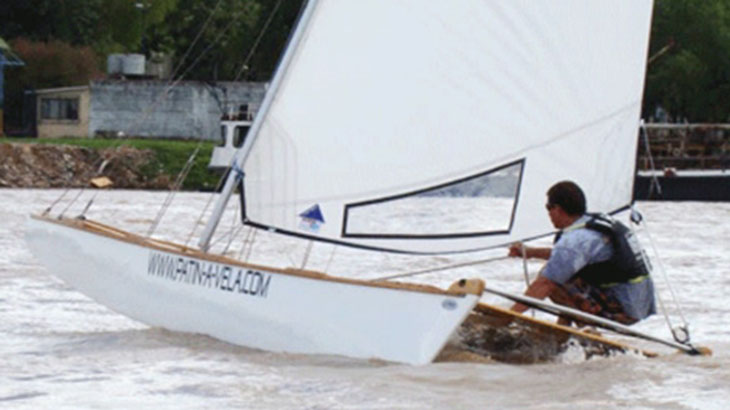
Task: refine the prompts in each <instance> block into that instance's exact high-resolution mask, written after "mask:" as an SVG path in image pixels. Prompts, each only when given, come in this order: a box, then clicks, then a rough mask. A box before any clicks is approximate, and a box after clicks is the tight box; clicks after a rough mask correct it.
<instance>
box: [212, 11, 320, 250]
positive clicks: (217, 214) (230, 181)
mask: <svg viewBox="0 0 730 410" xmlns="http://www.w3.org/2000/svg"><path fill="white" fill-rule="evenodd" d="M316 5H317V0H309V1H308V2H307V7H306V8H305V9H304V12H303V13H302V16H301V18H300V20H299V23H298V24H297V27H296V29H295V30H294V33H293V34H292V37H291V40H290V42H289V44H288V45H287V47H286V51H285V52H284V55H283V56H282V58H281V62H280V63H279V67H278V68H277V70H276V73H275V74H274V78H273V80H272V81H271V87H270V88H269V90H268V91H267V92H266V96H265V97H264V100H263V101H262V102H261V109H260V110H259V111H258V112H257V113H256V118H254V121H253V124H251V129H250V130H249V132H248V137H247V138H246V141H245V142H244V143H243V146H242V147H241V149H239V150H238V151H237V152H236V154H235V155H234V157H233V161H232V164H231V165H232V166H231V168H232V170H236V169H238V170H242V169H243V164H244V163H245V162H246V157H248V154H249V153H250V152H251V148H252V147H253V142H254V141H255V140H256V138H257V137H258V133H259V130H260V129H261V125H262V123H263V120H264V118H265V117H266V114H267V112H268V111H269V109H270V108H271V105H272V103H273V101H274V98H275V96H276V93H277V90H278V89H279V87H280V85H281V83H282V81H283V79H284V76H285V74H286V71H287V69H288V68H289V65H290V63H291V60H292V59H293V57H294V54H295V52H296V49H297V46H298V45H299V42H300V41H301V39H302V37H304V32H305V30H306V28H307V26H308V25H309V20H310V19H311V18H312V15H313V14H314V8H315V7H316ZM238 175H239V173H238V172H230V173H229V174H228V178H227V179H226V183H225V185H224V186H223V189H222V190H221V194H220V196H219V197H218V201H216V203H215V207H214V208H213V214H212V215H211V217H210V219H209V220H208V224H207V225H206V226H205V229H204V230H203V233H202V234H201V237H200V241H199V242H198V246H200V249H201V250H203V251H204V252H205V251H207V250H208V247H209V246H210V240H211V238H212V237H213V233H215V230H216V228H217V227H218V222H219V221H220V218H221V215H223V211H224V210H225V207H226V204H227V203H228V200H229V199H230V197H231V194H232V193H233V189H234V188H235V187H236V183H237V179H238V178H239V176H238Z"/></svg>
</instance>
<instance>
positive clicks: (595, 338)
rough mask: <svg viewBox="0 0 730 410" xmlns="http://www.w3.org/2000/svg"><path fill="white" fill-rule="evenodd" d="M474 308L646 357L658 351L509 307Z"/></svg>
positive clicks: (479, 305) (654, 354)
mask: <svg viewBox="0 0 730 410" xmlns="http://www.w3.org/2000/svg"><path fill="white" fill-rule="evenodd" d="M474 310H475V311H477V312H481V313H485V314H491V315H498V316H509V317H512V318H514V319H515V320H518V321H520V322H522V323H523V324H525V325H527V326H531V327H536V326H539V327H541V328H543V329H547V330H550V331H553V332H556V333H563V334H566V333H567V334H570V335H571V336H575V337H578V338H581V339H584V340H588V341H591V342H596V343H600V344H602V345H606V346H611V347H613V348H615V349H620V350H623V351H626V352H636V353H640V354H642V355H644V356H646V357H657V356H659V354H658V353H655V352H652V351H649V350H644V349H639V348H637V347H633V346H629V345H627V344H624V343H621V342H617V341H615V340H611V339H607V338H605V337H603V336H600V335H595V334H592V333H588V332H584V331H582V330H580V329H577V328H573V327H569V326H563V325H559V324H557V323H553V322H548V321H545V320H541V319H535V318H532V317H529V316H526V315H524V314H520V313H517V312H514V311H512V310H510V309H505V308H501V307H498V306H492V305H489V304H486V303H477V305H476V306H475V307H474Z"/></svg>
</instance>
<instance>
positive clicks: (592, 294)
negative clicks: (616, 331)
mask: <svg viewBox="0 0 730 410" xmlns="http://www.w3.org/2000/svg"><path fill="white" fill-rule="evenodd" d="M545 208H546V209H547V212H548V215H549V216H550V221H551V222H552V224H553V225H554V226H555V228H557V229H559V230H560V231H559V232H558V234H557V235H556V239H555V243H554V245H553V247H552V248H548V247H545V248H542V247H528V246H524V245H523V244H521V243H516V244H513V245H512V246H511V247H510V249H509V256H513V257H522V256H523V253H524V256H526V257H528V258H539V259H546V260H547V263H546V264H545V266H544V267H543V269H542V271H541V273H540V275H539V276H538V277H537V278H536V279H535V281H534V282H532V284H530V286H529V287H528V288H527V291H526V292H525V295H527V296H530V297H533V298H537V299H544V298H545V297H549V298H550V299H551V300H552V301H553V302H555V303H557V304H561V305H564V306H568V307H572V308H574V309H579V310H581V311H584V312H587V313H591V314H594V315H597V316H601V317H604V318H607V319H610V320H613V321H616V322H619V323H621V324H624V325H631V324H633V323H636V322H637V321H639V320H641V319H644V318H646V317H647V316H649V315H651V314H653V313H655V311H656V307H655V302H654V284H653V282H652V280H651V277H650V276H649V272H650V270H651V266H650V265H649V262H648V258H647V257H646V254H645V253H644V251H643V250H642V249H641V247H640V245H639V244H638V241H637V240H636V238H635V237H634V236H633V232H632V231H631V230H630V229H628V228H627V227H626V226H625V225H623V224H622V223H620V222H618V221H615V220H613V219H612V218H610V217H608V216H606V215H593V214H587V213H586V200H585V195H584V194H583V191H582V190H581V189H580V187H579V186H578V185H577V184H575V183H574V182H572V181H562V182H559V183H557V184H555V185H553V186H552V187H551V188H550V189H549V190H548V192H547V203H546V205H545ZM527 309H528V306H526V305H524V304H521V303H516V304H515V305H514V306H512V310H514V311H516V312H520V313H522V312H524V311H525V310H527ZM558 323H559V324H563V325H570V323H571V321H570V319H568V318H566V317H560V318H559V319H558Z"/></svg>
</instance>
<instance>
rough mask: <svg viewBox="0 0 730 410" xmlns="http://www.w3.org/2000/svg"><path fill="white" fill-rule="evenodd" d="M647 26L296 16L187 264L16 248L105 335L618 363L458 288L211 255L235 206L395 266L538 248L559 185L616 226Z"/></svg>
mask: <svg viewBox="0 0 730 410" xmlns="http://www.w3.org/2000/svg"><path fill="white" fill-rule="evenodd" d="M651 13H652V1H651V0H615V1H611V2H585V1H580V0H549V1H548V0H544V1H534V0H530V1H526V0H525V1H498V2H484V1H480V0H463V1H457V2H423V1H420V0H401V1H397V2H393V1H389V0H373V1H367V2H357V1H350V2H345V1H339V0H311V1H309V2H308V3H307V5H306V8H305V10H304V11H303V13H302V15H301V17H300V21H299V23H298V25H297V28H296V30H295V32H294V34H293V37H292V38H291V40H290V44H289V45H288V47H287V50H286V52H285V53H284V56H283V58H282V61H281V63H280V65H279V67H278V69H277V71H276V74H275V77H274V79H273V81H272V84H271V87H270V88H269V90H268V92H267V94H266V97H265V99H264V101H263V103H262V106H261V109H260V110H259V112H258V114H257V116H256V117H255V119H254V121H253V123H252V124H251V129H250V131H249V132H248V135H247V137H246V138H245V140H244V141H243V143H242V147H241V149H240V150H238V152H237V153H236V156H235V158H234V159H233V165H232V167H231V169H232V172H230V173H229V175H228V177H227V180H226V184H225V186H224V187H223V189H222V191H221V192H220V193H219V194H215V195H217V202H216V205H215V208H214V209H213V211H212V212H211V215H210V216H209V219H208V224H207V225H206V228H205V230H204V232H203V233H202V235H201V237H200V241H199V244H198V247H197V248H192V247H188V246H185V245H181V244H180V243H182V241H180V243H172V242H168V241H162V240H158V239H154V238H151V237H142V236H138V235H134V234H131V233H129V232H127V231H126V230H124V229H121V228H116V227H111V226H108V225H103V224H100V223H98V222H94V221H91V220H87V219H86V218H60V219H59V218H56V217H52V216H51V215H50V214H44V215H37V216H34V217H33V218H31V220H30V222H29V228H28V232H27V240H28V242H29V245H30V248H31V249H32V250H33V252H34V254H35V255H36V256H37V257H38V259H39V260H40V261H41V262H43V263H44V264H45V265H46V266H47V267H48V270H49V271H50V272H52V273H53V274H55V275H58V276H59V277H61V278H62V279H63V280H64V281H66V282H68V283H69V284H71V285H72V286H74V287H75V288H77V289H79V290H80V291H81V292H83V293H84V294H86V295H88V296H90V297H92V298H93V299H95V300H96V301H98V302H100V303H102V304H104V305H106V306H108V307H110V308H112V309H114V310H116V311H118V312H120V313H122V314H125V315H127V316H129V317H131V318H134V319H137V320H139V321H141V322H143V323H147V324H149V325H151V326H159V327H163V328H166V329H171V330H176V331H185V332H194V333H202V334H207V335H210V336H213V337H216V338H219V339H221V340H224V341H228V342H231V343H236V344H240V345H244V346H249V347H255V348H259V349H264V350H269V351H278V352H292V353H306V354H338V355H343V356H349V357H355V358H376V359H382V360H388V361H394V362H403V363H410V364H424V363H428V362H430V361H432V360H434V358H436V357H437V356H438V355H439V354H440V353H441V352H442V350H443V348H444V346H445V345H446V343H447V341H448V340H449V338H450V337H451V336H452V335H454V334H455V333H456V332H458V331H459V329H462V328H463V327H464V326H470V328H471V329H474V328H478V327H481V326H484V327H488V328H496V329H502V328H505V326H504V323H506V321H512V322H513V323H518V324H523V325H525V326H527V327H529V328H530V329H533V330H534V332H533V333H534V334H535V335H542V336H545V335H549V336H550V337H553V336H554V337H555V338H556V340H564V339H565V338H566V337H568V336H574V337H577V338H579V339H580V340H582V341H584V342H586V343H596V344H598V345H600V346H603V347H605V348H606V349H607V350H609V351H614V350H620V351H626V350H633V349H632V348H630V347H628V346H626V345H623V344H621V343H618V342H615V341H610V340H607V339H605V338H602V337H600V336H596V335H592V334H589V333H587V332H583V331H581V330H577V329H573V328H569V327H565V326H559V325H556V324H553V323H548V322H546V321H542V320H539V319H533V318H530V317H527V316H524V315H520V314H516V313H514V312H511V311H509V310H505V309H501V308H499V307H496V306H491V305H488V304H485V303H480V297H481V295H482V292H483V291H485V290H488V288H487V287H486V286H485V284H484V282H483V281H482V280H480V279H469V280H466V279H464V280H459V281H457V282H456V283H454V284H453V285H452V286H451V287H449V288H448V289H440V288H436V287H433V286H424V285H419V284H414V283H404V282H393V281H389V280H379V281H374V280H368V281H365V280H354V279H349V278H347V277H346V273H345V275H344V276H342V275H340V276H334V275H331V274H328V273H327V272H312V271H309V270H306V268H305V267H306V261H307V255H305V257H304V260H303V261H302V263H301V266H299V267H296V268H294V267H272V266H259V265H251V264H249V263H246V262H245V261H243V260H238V259H232V258H229V257H226V256H222V255H217V254H214V253H213V252H212V249H213V247H212V245H213V243H214V241H213V236H214V235H215V233H216V228H217V226H218V224H219V222H220V220H221V218H222V215H223V213H224V211H225V210H226V208H227V206H228V202H229V200H230V198H231V197H232V196H233V194H234V191H235V190H236V189H238V190H239V193H240V204H241V214H242V223H243V224H245V225H248V226H250V227H253V228H255V229H263V230H266V231H269V232H272V233H278V234H283V235H291V236H294V237H297V238H300V239H302V240H309V241H312V242H310V246H313V245H314V244H315V243H321V242H325V243H330V244H337V245H343V246H349V247H355V248H360V249H364V250H368V251H380V252H398V253H406V254H414V255H417V254H429V255H432V254H444V253H456V252H459V253H464V252H469V251H479V250H484V249H489V248H495V247H501V246H505V245H506V244H509V243H512V242H514V241H517V240H527V239H530V238H536V237H541V236H546V235H549V234H551V233H552V231H553V228H552V226H550V224H549V221H548V218H547V217H546V216H545V210H544V195H545V190H546V189H547V187H549V186H550V185H552V184H553V183H554V182H556V181H559V180H564V179H572V180H574V181H576V182H577V183H578V184H580V185H581V186H582V187H584V189H585V193H586V196H587V199H588V203H589V204H590V205H591V206H592V207H594V208H595V209H601V210H605V211H611V212H618V211H620V210H624V209H627V208H628V207H630V206H631V203H632V187H633V177H634V164H635V163H636V161H635V158H636V135H637V129H638V125H639V112H640V108H641V96H642V90H643V81H644V73H645V66H646V64H645V61H646V55H647V47H648V35H649V25H650V20H651ZM374 22H376V25H375V26H374V25H373V24H374ZM373 27H377V29H373ZM364 112H368V113H370V118H369V119H368V121H363V113H364ZM434 209H438V210H439V211H438V212H435V211H434ZM444 210H447V212H444ZM82 216H83V215H82ZM176 242H177V241H176ZM407 268H408V267H404V269H407ZM377 274H382V272H374V275H377ZM386 279H387V278H386ZM510 297H512V298H516V300H520V301H522V302H523V303H530V304H531V306H533V307H536V308H539V309H543V310H547V311H549V312H552V313H555V312H556V309H557V312H558V313H557V314H560V315H563V314H566V315H572V316H574V317H580V318H581V320H585V319H584V317H582V316H575V315H578V314H579V312H578V313H575V312H570V310H568V309H564V308H559V307H555V306H552V307H550V306H547V305H541V304H540V303H539V301H532V300H527V299H524V298H522V299H520V297H519V296H510ZM591 323H593V321H592V322H591ZM595 323H600V322H599V321H598V318H597V319H596V320H595ZM475 324H476V325H478V326H475ZM609 328H611V329H613V330H617V329H618V330H620V328H618V327H616V326H612V327H609ZM675 345H676V344H675ZM673 347H677V346H674V345H673ZM679 348H680V350H685V351H688V352H690V351H695V350H694V349H690V347H687V346H680V347H679ZM647 355H648V353H647Z"/></svg>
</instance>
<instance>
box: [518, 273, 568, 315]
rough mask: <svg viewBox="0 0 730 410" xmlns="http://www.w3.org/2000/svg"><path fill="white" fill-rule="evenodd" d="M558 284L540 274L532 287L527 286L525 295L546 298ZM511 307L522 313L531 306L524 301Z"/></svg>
mask: <svg viewBox="0 0 730 410" xmlns="http://www.w3.org/2000/svg"><path fill="white" fill-rule="evenodd" d="M556 286H557V285H555V282H553V281H551V280H550V279H548V278H546V277H544V276H542V275H540V276H538V277H537V279H535V281H534V282H532V284H531V285H530V287H528V288H527V291H526V292H525V296H530V297H533V298H535V299H545V298H546V297H547V296H548V295H550V294H551V293H553V291H554V290H555V288H556ZM511 309H512V310H513V311H515V312H517V313H522V312H524V311H526V310H527V309H529V307H528V306H527V305H523V304H522V303H515V304H514V305H512V308H511Z"/></svg>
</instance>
